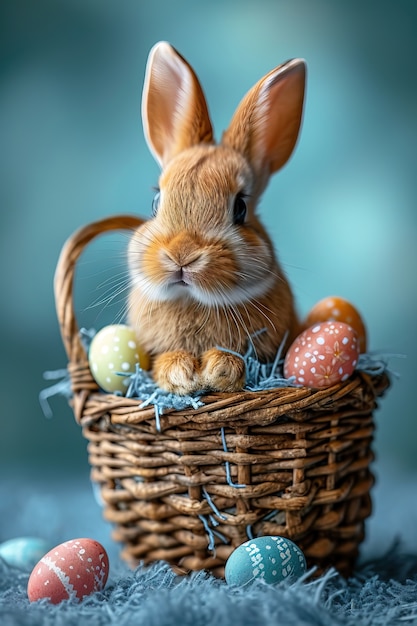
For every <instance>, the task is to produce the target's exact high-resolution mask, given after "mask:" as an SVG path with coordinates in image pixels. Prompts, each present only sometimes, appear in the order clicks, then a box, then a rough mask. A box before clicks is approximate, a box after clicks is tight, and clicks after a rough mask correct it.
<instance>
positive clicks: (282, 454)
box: [55, 216, 389, 576]
mask: <svg viewBox="0 0 417 626" xmlns="http://www.w3.org/2000/svg"><path fill="white" fill-rule="evenodd" d="M140 223H141V220H139V219H138V218H137V217H131V216H118V217H111V218H107V219H104V220H101V221H98V222H95V223H93V224H90V225H88V226H86V227H85V228H82V229H81V230H79V231H78V232H76V233H75V234H74V235H73V236H72V237H71V238H70V239H69V240H68V241H67V243H66V244H65V246H64V248H63V250H62V253H61V256H60V259H59V263H58V267H57V271H56V277H55V295H56V305H57V313H58V319H59V322H60V326H61V332H62V338H63V342H64V345H65V348H66V351H67V354H68V358H69V372H70V375H71V380H72V390H73V397H72V399H71V405H72V407H73V411H74V415H75V419H76V421H77V422H78V423H79V424H80V425H81V426H82V429H83V431H82V432H83V435H84V436H85V437H86V438H87V439H88V441H89V444H88V451H89V460H90V463H91V466H92V479H93V481H94V482H96V483H98V485H99V486H100V490H101V496H102V500H103V501H104V517H105V519H106V520H108V521H109V522H111V523H112V524H113V525H114V530H113V538H114V539H115V540H116V541H118V542H121V543H122V544H123V545H124V549H123V552H122V556H123V558H125V559H126V560H127V561H128V562H129V563H131V564H132V565H136V564H137V563H139V562H144V563H151V562H153V561H156V560H165V561H168V562H169V563H171V564H172V565H173V566H174V567H175V569H176V570H178V571H181V572H189V571H191V570H201V569H206V570H210V571H211V572H212V573H214V574H215V575H218V576H222V575H223V573H224V564H225V561H226V560H227V558H228V556H229V555H230V553H231V552H232V550H233V549H234V548H235V547H236V546H238V545H239V544H241V543H242V542H243V541H245V540H247V539H248V537H249V538H251V537H252V536H259V535H272V534H273V535H282V536H286V537H288V538H290V539H292V540H293V541H295V542H296V543H297V544H298V545H299V546H300V548H301V549H302V550H303V551H304V553H305V555H306V559H307V563H308V565H309V566H313V565H316V566H317V567H318V569H317V571H318V572H321V571H323V570H324V569H326V568H328V567H329V566H334V567H336V568H337V569H338V570H339V571H340V572H341V573H342V574H344V575H348V574H349V573H350V572H351V571H352V568H353V566H354V563H355V559H356V557H357V554H358V548H359V544H360V543H361V541H362V540H363V538H364V524H365V520H366V518H367V517H368V516H369V514H370V512H371V498H370V489H371V487H372V484H373V477H372V474H371V471H370V468H369V466H370V463H371V461H372V459H373V454H372V449H371V444H372V438H373V432H374V423H373V419H372V413H373V411H374V409H375V408H376V398H377V397H378V396H380V395H382V393H383V392H384V391H385V389H386V388H387V387H388V386H389V379H388V377H387V375H386V374H382V375H377V376H370V375H367V374H364V373H360V372H356V373H355V374H354V375H353V376H352V377H351V378H350V379H349V380H348V381H346V382H344V383H340V384H337V385H334V386H333V387H330V388H328V389H323V390H319V391H315V390H311V389H307V388H290V387H288V388H277V389H271V390H267V391H262V392H260V391H259V392H258V391H257V392H249V391H242V392H238V393H215V394H211V395H208V396H206V397H205V398H204V406H202V407H200V408H198V409H196V410H193V409H187V410H181V411H170V412H166V414H164V415H162V416H161V417H160V425H159V430H158V429H157V427H156V426H157V424H156V420H155V412H154V408H153V407H148V408H144V409H139V408H138V405H139V402H138V400H137V399H136V400H135V399H134V398H133V399H132V398H124V397H120V396H116V395H113V394H107V393H103V392H101V391H100V390H99V389H98V387H97V385H96V383H95V382H94V380H93V378H92V376H91V374H90V370H89V367H88V361H87V355H86V353H85V350H84V348H83V346H82V343H81V341H80V336H79V331H78V327H77V323H76V320H75V316H74V308H73V297H72V292H73V281H74V272H75V265H76V262H77V259H78V257H79V256H80V254H81V253H82V251H83V249H84V247H85V246H86V245H87V244H88V243H89V242H90V241H91V240H92V239H93V238H94V237H96V236H97V235H99V234H102V233H104V232H106V231H111V230H121V229H125V230H126V229H127V230H131V229H132V228H135V227H137V226H138V225H139V224H140Z"/></svg>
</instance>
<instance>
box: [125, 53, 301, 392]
mask: <svg viewBox="0 0 417 626" xmlns="http://www.w3.org/2000/svg"><path fill="white" fill-rule="evenodd" d="M305 75H306V67H305V62H304V61H303V60H302V59H295V60H290V61H288V62H286V63H284V64H283V65H280V66H278V67H276V68H275V69H274V70H272V71H271V72H269V73H268V74H266V76H264V77H263V78H262V79H261V80H260V81H259V82H258V83H257V84H256V85H255V86H254V87H253V88H252V89H250V91H249V92H248V93H247V94H246V96H245V97H244V98H243V100H242V101H241V103H240V104H239V106H238V107H237V109H236V112H235V113H234V115H233V117H232V121H231V123H230V125H229V127H228V129H227V130H226V131H225V132H224V133H223V136H222V138H221V141H220V142H219V143H218V144H216V143H215V140H214V138H213V130H212V125H211V121H210V116H209V112H208V107H207V104H206V100H205V96H204V94H203V91H202V88H201V86H200V83H199V80H198V78H197V76H196V74H195V73H194V71H193V69H192V68H191V66H190V65H189V64H188V62H187V61H186V60H185V59H184V58H183V57H182V56H181V55H180V54H179V53H178V52H177V51H176V50H175V49H174V48H173V47H172V46H171V45H170V44H169V43H167V42H164V41H162V42H159V43H157V44H156V45H155V46H154V47H153V48H152V50H151V51H150V54H149V58H148V62H147V66H146V72H145V80H144V87H143V96H142V121H143V128H144V134H145V138H146V141H147V144H148V146H149V149H150V151H151V153H152V154H153V156H154V158H155V159H156V161H157V162H158V164H159V166H160V168H161V175H160V178H159V185H158V190H157V191H156V194H155V197H154V200H153V206H152V217H151V218H150V219H149V220H147V221H145V222H144V223H143V224H142V225H141V226H140V227H139V228H138V229H137V230H136V231H135V232H134V233H133V234H132V236H131V238H130V241H129V244H128V251H127V254H128V267H129V275H130V286H129V296H128V302H127V304H128V322H129V324H130V325H131V326H132V327H133V328H134V329H135V330H136V333H137V337H138V340H139V342H140V343H141V345H142V346H143V347H144V348H145V350H147V351H148V352H149V354H150V355H151V358H152V374H153V377H154V380H155V382H156V383H157V384H158V385H159V387H160V388H162V389H165V390H167V391H169V392H172V393H176V394H180V395H186V394H192V393H195V392H197V391H200V390H211V391H215V392H235V391H239V390H241V389H242V388H243V387H244V384H245V363H244V360H243V358H242V355H244V354H245V351H246V350H247V349H248V347H249V345H250V344H252V346H253V349H254V351H255V354H256V356H257V358H258V359H259V360H261V361H264V362H267V361H270V360H272V359H273V358H274V356H275V355H276V353H277V350H278V348H279V346H280V345H281V343H282V342H283V341H284V338H285V336H286V334H287V343H286V345H287V347H288V346H289V345H290V343H291V342H292V340H293V339H294V338H295V337H296V335H297V334H298V333H299V332H300V322H299V320H298V316H297V312H296V309H295V304H294V297H293V294H292V291H291V288H290V286H289V284H288V281H287V279H286V277H285V275H284V272H283V270H282V268H281V267H280V265H279V262H278V260H277V257H276V255H275V253H274V249H273V245H272V242H271V239H270V237H269V235H268V233H267V231H266V230H265V228H264V226H263V225H262V224H261V222H260V221H259V219H258V218H257V216H256V205H257V203H258V201H259V198H260V196H261V193H262V192H263V190H264V189H265V187H266V185H267V183H268V180H269V177H270V176H271V174H273V173H274V172H275V171H277V170H278V169H280V168H281V167H282V166H283V165H284V164H285V163H286V162H287V160H288V159H289V157H290V155H291V154H292V152H293V149H294V146H295V144H296V141H297V138H298V134H299V129H300V125H301V119H302V113H303V105H304V89H305ZM262 330H264V332H258V331H262Z"/></svg>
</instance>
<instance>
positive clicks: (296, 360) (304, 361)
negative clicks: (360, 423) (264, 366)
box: [284, 321, 360, 389]
mask: <svg viewBox="0 0 417 626" xmlns="http://www.w3.org/2000/svg"><path fill="white" fill-rule="evenodd" d="M359 352H360V349H359V340H358V335H357V333H356V331H355V330H354V329H353V328H352V327H351V326H349V324H345V323H344V322H335V321H328V322H322V323H320V324H315V325H313V326H310V327H309V328H307V329H306V330H305V331H304V332H302V333H301V334H300V335H299V336H298V337H297V338H296V339H295V341H294V342H293V343H292V345H291V346H290V348H289V350H288V352H287V354H286V357H285V361H284V376H285V378H291V377H294V379H295V381H294V382H295V383H296V384H297V385H301V386H304V387H310V388H312V389H320V388H325V387H330V386H332V385H335V384H337V383H340V382H344V381H345V380H347V379H348V378H349V377H350V376H351V375H352V374H353V372H354V370H355V368H356V365H357V363H358V357H359Z"/></svg>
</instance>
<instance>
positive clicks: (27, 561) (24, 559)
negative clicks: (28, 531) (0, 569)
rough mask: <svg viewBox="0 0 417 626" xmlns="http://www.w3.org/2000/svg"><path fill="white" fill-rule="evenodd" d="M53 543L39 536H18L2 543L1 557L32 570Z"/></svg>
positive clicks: (0, 548)
mask: <svg viewBox="0 0 417 626" xmlns="http://www.w3.org/2000/svg"><path fill="white" fill-rule="evenodd" d="M50 549H51V544H50V543H48V542H47V541H45V539H41V538H39V537H16V538H14V539H9V540H8V541H4V542H3V543H2V544H0V557H1V558H2V559H4V560H5V561H6V563H8V564H9V565H12V566H13V567H18V568H20V569H22V570H27V571H29V572H30V571H31V570H32V568H33V566H34V565H35V564H36V563H37V562H38V561H39V559H40V558H41V557H42V556H43V555H44V554H45V553H46V552H48V550H50Z"/></svg>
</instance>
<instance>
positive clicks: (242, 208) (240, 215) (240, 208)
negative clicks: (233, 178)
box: [233, 193, 247, 226]
mask: <svg viewBox="0 0 417 626" xmlns="http://www.w3.org/2000/svg"><path fill="white" fill-rule="evenodd" d="M246 209H247V207H246V201H245V197H244V195H243V194H242V193H238V194H237V196H236V198H235V204H234V206H233V223H234V224H236V225H237V226H241V225H242V224H244V222H245V217H246Z"/></svg>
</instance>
